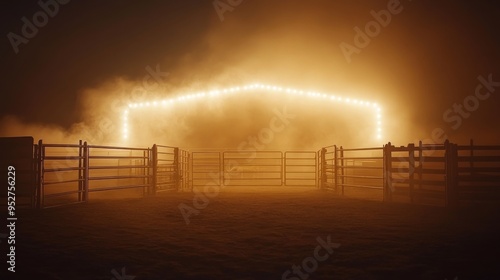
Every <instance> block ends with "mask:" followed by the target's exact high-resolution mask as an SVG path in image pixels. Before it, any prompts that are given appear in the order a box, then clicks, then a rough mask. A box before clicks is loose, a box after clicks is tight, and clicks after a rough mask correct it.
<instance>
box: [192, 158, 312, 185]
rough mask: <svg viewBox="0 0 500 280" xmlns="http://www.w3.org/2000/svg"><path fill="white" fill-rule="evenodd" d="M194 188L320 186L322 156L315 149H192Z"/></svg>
mask: <svg viewBox="0 0 500 280" xmlns="http://www.w3.org/2000/svg"><path fill="white" fill-rule="evenodd" d="M190 154H191V183H192V186H193V187H197V186H205V185H207V184H211V185H218V186H304V187H316V186H318V182H319V181H318V171H317V170H318V166H317V164H318V158H317V153H316V152H313V151H287V152H284V153H283V152H281V151H258V152H252V153H247V152H241V151H192V152H191V153H190Z"/></svg>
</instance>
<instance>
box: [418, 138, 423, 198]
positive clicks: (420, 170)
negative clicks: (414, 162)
mask: <svg viewBox="0 0 500 280" xmlns="http://www.w3.org/2000/svg"><path fill="white" fill-rule="evenodd" d="M423 169H424V153H423V143H422V141H419V142H418V190H419V192H421V191H422V180H423Z"/></svg>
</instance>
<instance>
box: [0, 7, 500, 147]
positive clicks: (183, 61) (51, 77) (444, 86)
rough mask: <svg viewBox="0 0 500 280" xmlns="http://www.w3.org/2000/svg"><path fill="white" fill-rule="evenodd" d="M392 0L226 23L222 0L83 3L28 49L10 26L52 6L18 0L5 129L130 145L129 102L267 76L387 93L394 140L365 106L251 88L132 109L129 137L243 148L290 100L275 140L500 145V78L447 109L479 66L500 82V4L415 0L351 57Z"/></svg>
mask: <svg viewBox="0 0 500 280" xmlns="http://www.w3.org/2000/svg"><path fill="white" fill-rule="evenodd" d="M223 2H225V1H223ZM388 2H389V1H387V0H384V1H263V0H262V1H243V2H242V3H241V4H240V5H239V6H237V7H234V10H233V11H232V12H226V13H224V21H221V20H220V18H219V16H218V14H217V12H216V10H215V9H214V6H213V3H212V1H201V0H199V1H195V0H183V1H141V2H139V1H70V2H69V3H68V4H66V5H62V6H60V7H59V8H60V10H59V12H58V14H57V15H56V16H54V17H53V18H50V19H49V21H48V24H47V25H46V26H44V27H41V28H40V29H39V31H38V33H37V34H36V36H35V37H34V38H32V39H29V42H28V43H27V44H21V45H20V47H19V53H18V54H15V52H14V50H13V49H12V46H11V45H10V42H9V40H8V38H7V34H8V33H9V32H14V33H16V34H18V35H20V34H21V28H22V26H23V22H22V21H21V18H22V17H24V16H26V17H27V18H28V19H30V20H31V19H32V17H33V14H34V13H35V12H37V11H39V10H41V8H40V6H39V5H38V4H37V2H35V1H9V2H6V3H4V4H3V9H1V10H2V12H1V13H2V17H1V18H2V26H1V30H2V34H3V35H4V37H3V38H4V39H3V40H2V43H1V45H0V47H1V52H2V54H3V56H2V57H3V61H2V62H3V63H2V66H1V75H2V83H1V85H0V86H1V92H2V102H0V136H16V135H33V136H34V137H35V139H40V138H41V139H44V141H49V142H73V141H76V140H77V139H83V140H87V141H89V142H91V143H109V144H124V143H123V142H122V139H121V111H122V108H123V107H124V106H126V105H127V104H128V103H129V102H135V101H141V100H150V99H155V98H164V97H169V96H176V95H178V94H182V93H187V92H191V91H208V90H211V89H216V88H224V87H230V86H239V85H242V84H248V83H253V82H261V83H270V84H277V85H282V86H285V87H288V86H289V87H294V88H298V89H305V90H317V91H321V92H326V93H332V94H341V95H344V96H351V97H352V98H359V99H367V100H372V101H376V102H378V103H380V104H381V105H382V106H383V124H384V133H383V139H381V140H380V141H374V139H372V138H370V136H373V135H372V134H373V133H371V132H370V133H371V134H370V133H368V134H365V133H364V132H365V131H366V130H367V129H370V128H371V127H372V124H369V123H368V122H369V121H370V119H369V117H368V116H367V115H365V114H363V113H362V112H360V111H356V110H348V109H347V108H343V107H341V106H337V107H335V106H333V104H323V103H321V102H319V103H318V102H316V103H314V102H312V100H309V101H304V100H299V101H298V102H297V100H288V99H286V100H285V99H283V100H280V99H279V98H274V97H273V98H269V99H268V98H258V97H256V96H253V97H252V96H246V97H245V96H242V95H240V98H236V97H231V98H227V99H220V100H217V101H215V100H212V101H205V102H204V101H203V100H199V101H196V102H193V103H192V104H191V105H189V106H187V105H182V106H178V107H175V108H174V109H172V110H170V111H168V112H162V113H161V114H156V113H154V114H153V113H142V114H141V115H139V116H137V115H132V114H131V133H133V135H134V136H133V137H132V139H129V140H130V141H129V142H128V143H127V144H131V145H132V144H134V145H146V146H150V145H152V144H153V143H161V144H166V145H178V146H182V147H186V148H190V147H204V146H205V147H207V148H210V147H227V148H237V147H238V145H239V144H240V143H241V142H242V141H246V139H248V137H251V136H255V135H257V134H258V133H259V131H260V130H261V129H262V128H265V127H267V126H268V124H269V121H270V119H271V118H272V117H273V110H274V109H278V110H281V109H282V107H283V104H286V105H287V106H288V108H289V111H290V113H293V114H295V115H296V118H295V119H294V120H293V121H292V122H291V124H290V125H289V126H287V127H286V129H285V130H284V131H283V133H279V134H276V135H275V139H274V140H273V141H272V142H271V143H270V144H269V145H267V146H266V148H267V149H278V148H279V149H286V148H293V149H300V148H308V149H317V148H319V147H320V146H321V145H328V144H338V145H344V146H372V145H381V144H382V143H386V142H388V141H392V142H395V143H396V144H397V145H404V144H407V143H408V142H413V141H415V140H418V139H426V138H430V137H431V132H432V131H433V130H434V129H435V128H442V129H444V130H445V131H446V134H447V135H448V138H449V139H450V140H452V141H455V142H461V143H464V142H468V140H469V139H470V138H472V137H473V138H474V139H475V140H476V141H477V142H479V143H499V141H500V134H499V133H498V128H499V124H498V122H497V120H498V113H497V112H496V109H497V108H498V106H499V105H500V97H499V96H498V95H499V94H500V88H499V89H498V90H497V91H496V92H495V93H493V94H492V95H491V97H490V98H489V99H487V100H485V101H481V103H480V106H479V108H478V109H477V110H476V111H475V112H473V113H472V114H471V116H470V117H469V118H467V119H464V120H463V124H462V125H461V126H460V127H459V128H458V129H456V130H454V129H452V127H451V124H450V123H447V122H445V121H444V120H443V113H444V112H445V111H446V110H448V109H449V108H451V107H452V105H453V104H454V103H462V102H463V100H464V98H465V97H467V96H468V95H471V94H473V93H474V91H475V88H476V86H477V84H478V80H477V77H478V76H479V75H483V76H485V77H486V76H488V75H489V74H493V80H495V81H500V66H499V64H498V61H499V58H500V54H499V52H498V50H499V49H500V39H499V38H500V36H499V35H500V34H499V32H498V26H500V20H499V19H498V14H499V12H500V9H499V8H497V5H495V2H494V1H482V2H481V3H477V2H474V3H472V2H471V1H451V0H445V1H439V2H436V1H423V0H421V1H416V0H413V1H401V5H402V6H403V11H402V12H401V13H400V14H398V15H393V17H392V21H391V23H390V24H389V25H388V26H387V27H383V28H382V30H381V32H380V34H379V35H378V36H376V37H375V38H373V39H372V41H371V43H370V44H369V45H368V46H367V47H366V48H363V49H362V50H361V53H360V54H354V55H353V56H352V62H351V63H348V62H347V61H346V59H345V57H344V55H343V53H342V51H341V49H340V47H339V45H340V44H341V43H342V42H346V43H349V44H354V42H353V38H354V35H355V31H354V30H353V28H354V27H356V26H358V27H360V28H362V29H364V26H365V25H366V24H367V23H368V22H369V21H371V20H373V16H372V15H371V14H370V11H371V10H375V11H379V10H382V9H387V3H388ZM157 65H158V66H159V68H160V69H161V71H162V72H168V73H169V75H168V76H167V77H162V79H161V80H159V81H160V84H158V85H157V86H155V87H154V89H153V88H152V89H148V90H146V91H141V90H137V89H138V87H139V88H140V87H141V85H142V84H143V78H144V76H146V75H147V74H148V71H147V70H146V67H148V66H149V67H151V68H152V69H155V68H156V67H157ZM149 81H150V82H151V83H152V82H153V81H154V79H152V80H149ZM207 100H208V99H207ZM327 106H329V107H327ZM367 123H368V124H367ZM367 125H368V128H367Z"/></svg>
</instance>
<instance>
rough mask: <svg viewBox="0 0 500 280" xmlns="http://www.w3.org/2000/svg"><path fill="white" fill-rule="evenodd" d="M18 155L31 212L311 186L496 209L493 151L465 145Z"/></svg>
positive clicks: (496, 150)
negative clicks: (212, 189)
mask: <svg viewBox="0 0 500 280" xmlns="http://www.w3.org/2000/svg"><path fill="white" fill-rule="evenodd" d="M7 142H8V141H7ZM11 142H12V141H11ZM9 143H10V142H9ZM24 146H26V145H24ZM24 146H23V147H24ZM4 148H5V147H4ZM25 149H26V153H25V154H27V155H28V156H29V155H30V154H33V153H34V154H33V160H29V161H26V160H25V159H23V161H22V162H25V161H26V162H28V163H29V164H30V165H33V166H32V167H30V170H32V171H31V172H28V173H29V174H34V175H27V177H30V176H33V177H30V178H27V180H25V181H26V182H34V184H35V185H36V188H35V191H34V192H31V191H30V193H32V199H31V201H30V202H29V204H31V205H32V206H35V207H38V208H47V207H55V206H60V205H68V204H74V203H82V202H87V201H89V198H90V197H91V198H99V197H103V198H110V197H113V196H114V194H117V192H118V191H120V192H119V195H117V196H118V197H124V195H125V196H127V195H130V196H144V195H154V194H156V193H158V192H163V191H172V190H174V191H192V190H193V188H195V187H204V186H207V185H218V186H233V187H238V186H253V187H261V186H262V187H266V186H287V187H292V186H302V187H312V188H315V187H317V188H320V189H323V190H328V191H334V192H335V193H337V194H339V195H345V196H360V197H366V198H370V199H377V200H383V201H402V202H409V203H422V204H436V205H444V206H456V205H459V204H463V203H468V202H484V201H499V200H500V146H485V145H483V146H478V145H474V143H473V142H472V141H471V142H470V143H469V145H456V144H453V143H449V142H448V141H446V142H445V143H444V144H439V145H425V144H422V143H421V142H420V143H418V145H414V144H409V145H408V146H400V147H395V146H393V145H392V144H391V143H388V144H387V145H384V146H383V147H375V148H359V149H346V148H343V147H337V146H336V145H333V146H328V147H324V148H322V149H320V150H319V151H317V152H312V151H285V152H281V151H255V152H252V153H249V152H241V151H202V150H197V151H187V150H182V149H179V148H178V147H170V146H161V145H153V147H152V148H132V147H113V146H97V145H88V144H87V143H86V142H82V141H80V142H79V143H78V144H46V143H43V142H42V141H41V140H40V141H39V142H38V144H34V145H33V148H30V147H29V146H28V147H27V148H25ZM4 150H5V149H4ZM9 160H13V161H15V158H12V159H9ZM28 173H27V174H28ZM28 179H29V180H28ZM28 187H29V186H28ZM27 189H29V188H27Z"/></svg>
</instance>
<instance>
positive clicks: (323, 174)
mask: <svg viewBox="0 0 500 280" xmlns="http://www.w3.org/2000/svg"><path fill="white" fill-rule="evenodd" d="M326 168H327V165H326V148H322V149H321V183H320V187H321V189H322V190H326V184H327V181H328V180H327V177H326Z"/></svg>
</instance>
